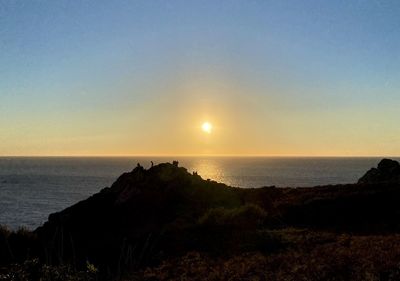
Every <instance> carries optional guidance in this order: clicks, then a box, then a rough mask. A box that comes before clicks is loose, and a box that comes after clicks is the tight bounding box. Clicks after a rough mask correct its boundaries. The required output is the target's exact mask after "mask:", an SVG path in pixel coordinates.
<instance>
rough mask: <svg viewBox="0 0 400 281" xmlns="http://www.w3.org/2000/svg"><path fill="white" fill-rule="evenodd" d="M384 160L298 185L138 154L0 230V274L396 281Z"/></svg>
mask: <svg viewBox="0 0 400 281" xmlns="http://www.w3.org/2000/svg"><path fill="white" fill-rule="evenodd" d="M388 161H390V160H383V162H381V163H380V166H378V168H377V169H376V170H373V172H372V174H371V172H370V171H369V172H368V173H369V175H367V176H364V177H363V180H361V181H360V183H358V184H349V185H336V186H320V187H313V188H298V189H294V188H275V187H264V188H257V189H240V188H233V187H229V186H226V185H224V184H221V183H217V182H214V181H210V180H203V179H202V178H201V177H200V176H199V175H197V174H190V173H188V172H187V170H186V169H185V168H183V167H178V163H177V162H174V163H173V164H170V163H164V164H159V165H156V166H154V167H152V168H150V169H147V170H146V169H144V168H143V167H141V166H140V165H138V167H136V168H135V169H134V170H133V171H132V172H129V173H125V174H123V175H122V176H120V177H119V178H118V180H117V181H116V182H115V183H114V184H113V185H112V186H111V187H110V188H106V189H103V190H102V191H101V192H99V193H98V194H95V195H93V196H92V197H90V198H88V199H87V200H84V201H81V202H79V203H77V204H75V205H73V206H71V207H69V208H67V209H65V210H63V211H61V212H59V213H55V214H51V215H50V216H49V220H48V221H47V222H46V223H45V224H44V225H43V226H41V227H39V228H38V229H36V230H35V231H33V232H29V231H24V230H21V231H19V232H10V231H7V230H6V229H2V230H1V231H0V250H1V251H0V262H1V264H2V265H3V266H2V268H0V280H95V279H97V280H112V279H123V280H141V279H144V280H400V267H399V266H400V235H399V234H398V233H399V230H400V204H399V203H400V184H399V183H398V178H397V176H398V175H397V170H396V169H392V168H393V167H395V166H396V164H395V163H394V162H388ZM382 163H383V164H382ZM396 163H397V162H396ZM397 164H398V163H397ZM390 169H392V170H390ZM388 170H390V171H391V173H392V176H387V171H388ZM382 174H383V176H382ZM378 177H380V178H383V179H385V180H384V181H382V180H380V181H379V180H377V178H378ZM57 274H58V275H57ZM21 276H22V277H21ZM49 276H50V277H49ZM54 276H58V277H54ZM13 278H14V279H13ZM18 278H19V279H18ZM24 278H26V279H24ZM46 278H49V279H46ZM57 278H58V279H57Z"/></svg>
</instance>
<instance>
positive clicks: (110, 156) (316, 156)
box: [0, 154, 400, 158]
mask: <svg viewBox="0 0 400 281" xmlns="http://www.w3.org/2000/svg"><path fill="white" fill-rule="evenodd" d="M24 157H25V158H57V157H58V158H131V157H146V158H147V157H161V158H164V157H248V158H250V157H254V158H257V157H259V158H263V157H265V158H274V157H276V158H294V157H298V158H387V157H391V158H400V156H397V155H305V154H90V155H85V154H81V155H78V154H76V155H75V154H73V155H38V154H33V155H0V158H24Z"/></svg>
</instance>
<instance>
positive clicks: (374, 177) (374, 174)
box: [358, 159, 400, 183]
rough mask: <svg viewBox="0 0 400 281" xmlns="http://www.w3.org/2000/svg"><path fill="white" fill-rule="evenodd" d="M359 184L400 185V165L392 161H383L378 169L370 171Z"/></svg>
mask: <svg viewBox="0 0 400 281" xmlns="http://www.w3.org/2000/svg"><path fill="white" fill-rule="evenodd" d="M358 183H400V164H399V162H397V161H395V160H391V159H383V160H381V162H379V164H378V167H377V168H372V169H370V170H369V171H368V172H367V173H366V174H365V175H364V176H362V177H361V178H360V179H359V180H358Z"/></svg>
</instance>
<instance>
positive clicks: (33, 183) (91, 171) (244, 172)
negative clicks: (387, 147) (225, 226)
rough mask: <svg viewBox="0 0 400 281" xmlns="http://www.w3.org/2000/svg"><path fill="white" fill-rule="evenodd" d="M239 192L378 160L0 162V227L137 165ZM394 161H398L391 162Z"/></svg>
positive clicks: (40, 214)
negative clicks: (183, 172)
mask: <svg viewBox="0 0 400 281" xmlns="http://www.w3.org/2000/svg"><path fill="white" fill-rule="evenodd" d="M173 160H177V161H179V165H180V166H183V167H185V168H187V169H188V171H189V172H194V171H196V172H197V173H198V174H199V175H200V176H201V177H202V178H204V179H212V180H215V181H218V182H223V183H225V184H228V185H230V186H235V187H241V188H259V187H262V186H276V187H293V188H294V187H309V186H317V185H328V184H344V183H355V182H357V180H358V179H359V178H360V177H361V176H362V175H363V174H364V173H365V172H366V171H367V170H368V169H370V168H371V167H374V166H376V165H377V164H378V163H379V161H380V160H381V158H366V157H359V158H350V157H347V158H340V157H327V158H324V157H296V158H294V157H0V225H4V226H7V227H9V228H10V229H18V228H20V227H25V228H28V229H35V228H36V227H38V226H40V225H41V224H43V223H44V222H45V221H46V220H47V218H48V215H49V214H51V213H54V212H57V211H61V210H62V209H64V208H66V207H68V206H70V205H72V204H75V203H77V202H78V201H80V200H84V199H85V198H87V197H89V196H90V195H92V194H94V193H96V192H98V191H100V190H101V189H102V188H104V187H108V186H111V184H112V183H113V182H114V181H115V180H116V179H117V178H118V176H119V175H121V174H122V173H124V172H128V171H131V170H132V169H133V168H135V167H136V165H137V163H140V164H141V165H142V166H144V167H150V165H151V161H153V163H154V165H156V164H158V163H163V162H172V161H173ZM397 160H398V159H397Z"/></svg>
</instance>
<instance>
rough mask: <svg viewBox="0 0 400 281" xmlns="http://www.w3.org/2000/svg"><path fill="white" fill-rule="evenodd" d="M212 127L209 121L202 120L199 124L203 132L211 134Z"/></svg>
mask: <svg viewBox="0 0 400 281" xmlns="http://www.w3.org/2000/svg"><path fill="white" fill-rule="evenodd" d="M212 128H213V127H212V125H211V123H209V122H204V123H203V124H202V125H201V129H202V130H203V132H205V133H207V134H211V131H212Z"/></svg>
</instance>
